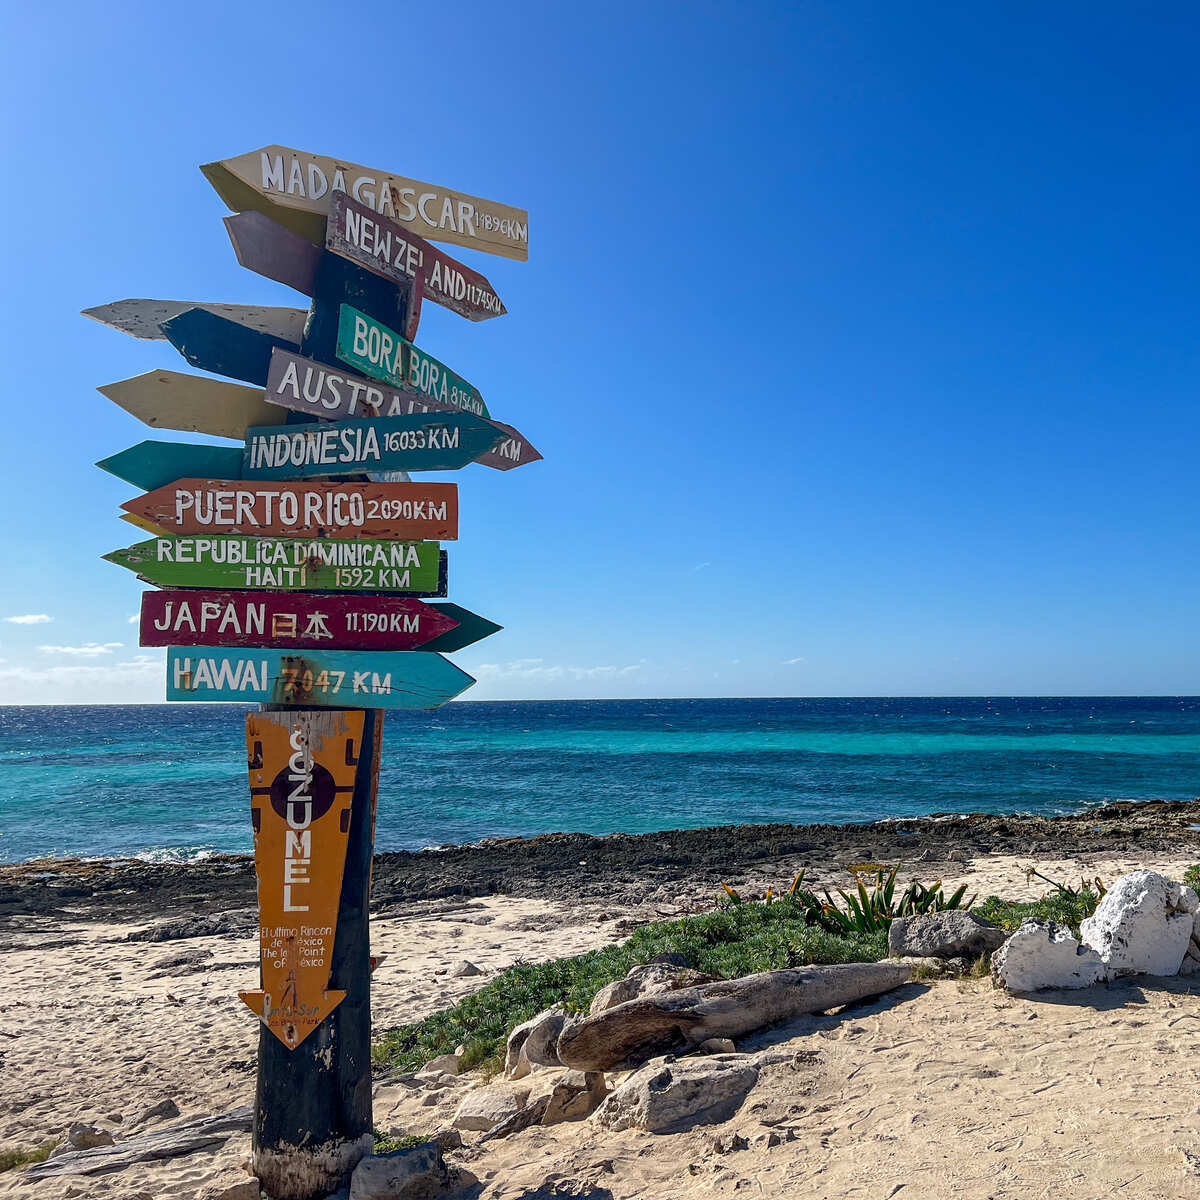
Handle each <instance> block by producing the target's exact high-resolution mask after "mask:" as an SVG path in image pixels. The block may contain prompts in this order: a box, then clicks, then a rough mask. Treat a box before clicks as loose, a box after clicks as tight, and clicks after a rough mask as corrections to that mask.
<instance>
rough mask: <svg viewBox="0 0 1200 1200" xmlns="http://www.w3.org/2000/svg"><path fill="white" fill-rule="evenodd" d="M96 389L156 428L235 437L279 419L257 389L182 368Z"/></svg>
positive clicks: (277, 414) (125, 380) (137, 376)
mask: <svg viewBox="0 0 1200 1200" xmlns="http://www.w3.org/2000/svg"><path fill="white" fill-rule="evenodd" d="M97 390H98V391H99V392H100V393H101V395H104V396H107V397H108V398H109V399H110V400H111V401H112V402H113V403H114V404H116V405H117V406H118V407H120V408H123V409H124V410H125V411H126V412H127V413H130V414H131V415H132V416H135V417H137V419H138V420H139V421H142V422H144V423H145V424H147V425H153V426H154V427H155V428H156V429H177V430H180V431H181V432H183V433H207V434H211V435H212V436H213V437H231V438H237V439H238V441H241V440H242V438H244V437H245V436H246V429H247V428H248V427H249V426H251V425H270V424H271V423H272V422H273V421H277V420H278V419H279V413H278V411H277V410H276V409H274V408H272V407H271V405H269V404H267V402H266V401H265V400H264V399H263V394H262V389H261V388H249V387H242V386H241V385H240V384H236V383H223V382H222V381H221V380H219V379H205V378H204V377H203V376H202V375H185V374H184V373H183V372H182V371H147V372H146V373H145V374H144V375H135V376H134V377H133V378H132V379H122V380H119V381H118V382H117V383H108V384H105V385H104V386H103V387H101V388H98V389H97ZM106 461H107V460H106Z"/></svg>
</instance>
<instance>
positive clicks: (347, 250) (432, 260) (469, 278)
mask: <svg viewBox="0 0 1200 1200" xmlns="http://www.w3.org/2000/svg"><path fill="white" fill-rule="evenodd" d="M228 223H229V222H228V219H226V224H228ZM325 245H326V247H327V248H328V249H330V250H332V251H333V252H334V253H335V254H340V255H343V256H344V257H345V258H348V259H350V260H351V261H353V262H356V263H359V264H361V265H362V266H364V267H366V268H368V270H371V271H375V272H376V273H377V274H379V275H383V276H384V277H385V278H387V279H394V280H397V281H403V280H406V279H420V280H422V282H423V283H424V295H425V297H426V298H427V299H429V300H433V301H435V302H436V303H438V304H441V305H444V306H445V307H446V308H449V309H451V310H453V311H454V312H456V313H458V314H459V315H460V316H464V317H467V318H468V319H469V320H472V321H485V320H487V319H488V317H499V316H501V315H503V314H504V313H505V312H507V311H508V310H507V309H506V308H505V307H504V302H503V301H502V300H501V299H500V297H499V296H497V295H496V290H495V288H493V287H492V285H491V284H490V283H489V282H488V281H487V279H486V278H485V277H484V276H483V275H480V274H479V272H478V271H472V270H471V268H470V267H465V266H463V264H462V263H460V262H456V261H455V260H454V259H452V258H451V257H450V255H448V254H445V253H443V252H442V251H441V250H439V249H438V248H437V247H436V246H434V245H432V244H431V243H429V242H427V241H426V240H425V239H424V238H423V237H421V236H420V234H416V233H413V232H411V230H408V229H405V228H404V226H403V225H400V224H399V223H398V222H396V221H393V220H392V219H391V218H390V217H385V216H382V215H381V214H379V213H377V212H376V211H375V210H374V209H372V208H370V207H369V206H367V205H366V204H359V203H358V201H357V200H354V199H352V198H351V197H350V196H347V195H346V193H345V192H334V194H333V199H332V200H331V201H330V205H329V222H328V225H327V227H326V231H325ZM243 265H245V264H244V263H243ZM301 290H303V289H301Z"/></svg>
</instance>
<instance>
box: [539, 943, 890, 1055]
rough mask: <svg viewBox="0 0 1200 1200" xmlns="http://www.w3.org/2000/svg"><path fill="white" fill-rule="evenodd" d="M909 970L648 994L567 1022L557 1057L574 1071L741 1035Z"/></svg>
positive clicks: (806, 973)
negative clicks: (593, 1014) (710, 1039)
mask: <svg viewBox="0 0 1200 1200" xmlns="http://www.w3.org/2000/svg"><path fill="white" fill-rule="evenodd" d="M911 974H912V970H911V968H909V967H907V966H902V965H897V964H894V963H846V964H844V965H840V966H830V967H796V968H791V969H788V970H784V971H764V972H763V973H761V974H759V975H746V976H744V977H743V978H741V979H727V980H721V981H719V982H717V983H705V984H700V985H699V986H697V987H690V988H683V989H681V990H680V991H677V992H666V993H663V994H659V995H656V996H644V997H642V998H641V999H637V1000H628V1001H626V1002H625V1003H624V1004H618V1005H616V1006H615V1007H613V1008H610V1009H607V1010H606V1011H605V1012H602V1013H598V1014H597V1015H596V1016H594V1017H584V1018H583V1019H582V1020H580V1021H576V1022H574V1023H572V1022H568V1023H567V1025H566V1026H565V1027H564V1029H563V1031H562V1033H561V1034H559V1037H558V1057H559V1060H560V1061H561V1062H562V1064H563V1065H564V1066H567V1067H572V1068H574V1069H575V1070H577V1071H608V1070H611V1069H612V1068H614V1067H616V1066H617V1065H618V1064H620V1063H625V1062H629V1061H631V1060H633V1061H636V1060H639V1059H646V1058H651V1057H653V1056H654V1055H656V1054H664V1053H667V1052H669V1051H672V1050H677V1049H680V1048H690V1047H693V1046H698V1045H699V1044H700V1043H701V1042H704V1041H707V1040H708V1039H709V1038H738V1037H744V1036H745V1035H746V1034H748V1033H752V1032H753V1031H754V1030H756V1029H762V1028H764V1027H765V1026H767V1025H774V1024H775V1023H777V1022H779V1021H786V1020H788V1019H789V1018H791V1017H796V1016H799V1015H800V1014H802V1013H818V1012H827V1011H828V1010H829V1009H832V1008H841V1007H842V1006H843V1005H846V1004H853V1003H855V1002H856V1001H858V1000H865V999H866V998H867V997H868V996H878V995H880V994H881V993H883V992H890V991H891V990H892V989H893V988H897V987H899V986H900V985H901V984H904V983H907V982H908V980H909V977H910V976H911Z"/></svg>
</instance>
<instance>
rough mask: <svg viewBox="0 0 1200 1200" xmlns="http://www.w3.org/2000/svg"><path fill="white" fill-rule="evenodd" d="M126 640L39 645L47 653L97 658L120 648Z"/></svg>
mask: <svg viewBox="0 0 1200 1200" xmlns="http://www.w3.org/2000/svg"><path fill="white" fill-rule="evenodd" d="M124 644H125V643H124V642H84V644H83V645H82V646H39V647H38V649H39V650H41V651H43V652H44V653H46V654H70V655H73V656H74V657H75V658H97V657H99V656H100V655H101V654H111V653H112V652H113V651H114V650H120V649H121V647H122V646H123V645H124Z"/></svg>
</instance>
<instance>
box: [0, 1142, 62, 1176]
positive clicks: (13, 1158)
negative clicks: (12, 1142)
mask: <svg viewBox="0 0 1200 1200" xmlns="http://www.w3.org/2000/svg"><path fill="white" fill-rule="evenodd" d="M59 1140H60V1139H59V1138H49V1139H48V1140H47V1141H44V1142H41V1143H39V1144H38V1145H36V1146H0V1172H3V1171H15V1170H16V1169H17V1168H18V1167H29V1166H32V1165H33V1164H34V1163H40V1162H45V1161H46V1159H48V1158H49V1157H50V1151H51V1150H53V1149H54V1147H55V1146H57V1145H58V1143H59Z"/></svg>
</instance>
